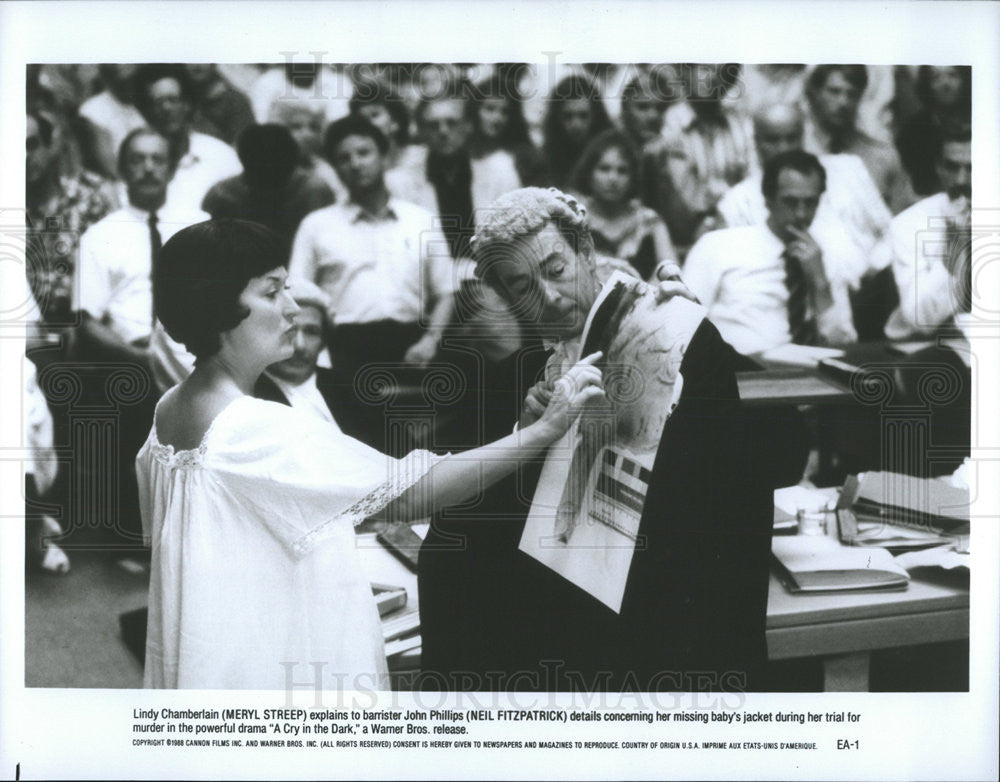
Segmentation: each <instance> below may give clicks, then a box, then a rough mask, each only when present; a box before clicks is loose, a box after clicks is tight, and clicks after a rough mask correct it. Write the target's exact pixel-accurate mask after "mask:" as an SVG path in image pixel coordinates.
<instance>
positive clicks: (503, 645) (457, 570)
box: [418, 188, 772, 691]
mask: <svg viewBox="0 0 1000 782" xmlns="http://www.w3.org/2000/svg"><path fill="white" fill-rule="evenodd" d="M474 252H475V254H476V258H477V271H478V273H479V274H480V275H481V276H482V278H483V280H484V281H485V282H486V283H488V284H490V285H491V286H492V287H493V288H494V289H496V290H497V291H498V292H499V293H500V295H501V296H502V297H503V298H504V300H505V301H506V302H507V304H508V306H509V307H510V308H511V310H512V312H513V313H514V315H515V316H516V317H517V318H518V320H519V321H520V326H521V328H522V332H524V333H525V334H527V335H529V338H528V339H527V340H526V347H524V348H522V349H521V350H520V351H518V352H517V353H515V354H514V355H513V356H512V357H511V358H510V359H508V362H507V365H506V373H505V372H504V371H498V372H497V376H496V377H484V389H485V390H484V392H483V395H482V405H483V409H484V411H486V414H487V420H486V421H484V424H485V425H484V427H483V432H484V433H485V434H491V433H493V432H494V431H499V430H500V429H502V428H503V427H504V426H506V428H507V431H509V430H510V428H511V427H513V426H514V425H515V424H516V423H518V421H520V424H521V425H523V424H524V423H526V422H528V421H529V420H530V419H531V418H532V417H533V416H536V415H537V414H538V412H539V411H540V410H541V409H544V404H545V401H546V399H545V397H546V393H547V391H546V386H545V383H544V381H542V382H537V383H536V382H535V381H536V380H537V378H538V375H539V372H540V370H542V369H543V368H544V367H545V366H550V365H553V364H554V363H556V362H560V361H563V360H571V359H573V357H574V356H575V354H576V353H577V352H579V350H580V339H581V335H582V332H583V328H584V324H585V322H586V319H587V317H588V315H589V314H590V311H591V309H592V307H593V305H594V302H595V300H596V298H597V294H598V292H599V290H600V284H599V281H598V276H597V271H596V268H595V264H594V252H593V242H592V240H591V238H590V232H589V228H588V227H587V222H586V217H585V214H584V212H583V210H581V209H580V208H579V207H578V206H577V204H576V203H575V201H573V200H572V199H571V198H569V197H567V196H565V195H564V194H562V193H560V192H558V191H555V190H548V191H546V190H540V189H535V188H529V189H525V190H519V191H515V192H513V193H510V194H508V195H507V196H504V197H502V198H501V199H498V201H497V202H495V203H494V205H493V207H492V209H491V210H490V213H489V215H488V216H487V217H486V218H485V219H484V220H483V222H482V225H481V226H480V228H479V230H478V232H477V236H476V239H475V241H474ZM664 285H665V286H666V290H665V293H667V294H670V293H676V292H677V290H678V289H679V288H682V285H681V284H680V283H678V282H667V283H664ZM671 286H673V287H671ZM532 336H533V337H534V339H532V338H531V337H532ZM736 358H737V356H736V354H735V352H734V351H733V349H732V348H731V347H730V346H729V345H728V344H726V343H725V342H724V341H723V340H722V338H721V337H720V336H719V334H718V331H717V330H716V329H715V327H714V326H712V325H711V323H709V322H708V321H707V320H702V321H701V323H700V325H698V327H697V328H696V330H695V331H694V333H693V334H692V336H691V338H690V341H689V342H688V346H687V350H686V352H685V354H684V358H683V360H682V362H681V366H680V376H681V377H682V378H683V380H682V383H678V386H680V387H681V388H682V391H680V392H679V398H678V399H677V400H676V402H677V405H676V408H675V409H674V411H673V413H672V415H671V417H670V418H669V420H668V421H667V424H666V426H665V428H664V430H663V433H662V437H661V440H660V447H659V449H658V452H657V456H656V459H655V463H654V465H653V468H652V475H651V479H650V481H649V491H648V494H647V497H646V502H645V505H644V507H643V513H642V517H641V521H640V525H639V530H638V538H639V540H640V541H641V543H640V544H637V546H636V550H635V552H634V556H633V559H632V563H631V567H630V570H629V575H628V581H627V583H626V588H625V596H624V601H623V604H622V607H621V611H620V613H615V612H614V611H612V610H611V609H609V608H608V607H607V606H605V605H604V604H603V603H601V602H599V601H598V600H597V599H595V598H593V597H592V596H591V595H590V594H588V593H586V592H584V591H583V590H582V589H579V588H578V587H576V586H574V585H573V584H571V583H570V582H568V581H566V580H564V579H563V578H562V577H561V576H559V575H557V574H556V573H555V572H554V571H551V570H549V569H548V568H547V567H545V566H544V565H542V564H540V563H539V562H537V561H535V560H534V559H532V558H530V557H529V556H528V555H526V554H524V553H523V552H521V551H519V550H518V544H519V541H520V538H521V534H522V531H523V528H524V520H525V518H526V516H527V513H528V510H529V509H530V506H531V500H532V496H533V494H534V488H535V484H536V482H537V479H538V471H539V468H540V462H539V463H538V464H535V465H528V466H526V467H524V468H522V469H520V470H519V471H518V473H516V474H515V475H514V476H512V477H511V478H510V479H508V480H506V481H504V482H502V483H500V484H498V485H496V486H495V487H493V488H492V489H490V490H488V491H486V492H484V494H483V497H482V501H481V502H480V503H479V504H478V505H476V506H474V507H466V508H463V509H461V510H460V511H452V512H451V513H450V514H447V515H442V516H441V517H439V518H437V519H435V523H434V524H433V525H432V527H431V530H430V531H429V533H428V535H427V537H426V539H425V541H424V544H423V546H422V548H421V552H420V565H419V572H418V580H419V586H420V607H421V620H422V628H421V634H422V638H423V659H422V664H423V672H424V678H423V681H422V686H424V687H425V688H428V689H466V690H469V689H480V690H536V691H545V690H549V691H551V690H573V691H584V690H587V691H590V690H594V689H597V690H622V689H628V690H631V691H641V690H702V691H704V690H747V689H753V688H754V687H755V686H757V687H759V686H760V685H759V684H757V682H758V678H757V677H758V676H759V674H760V671H761V669H762V668H763V665H764V663H765V662H766V646H765V638H764V625H765V616H766V603H767V585H768V561H769V550H770V533H771V523H772V498H771V496H770V488H769V487H768V486H767V485H766V482H765V481H763V480H760V479H759V475H758V473H757V471H756V469H755V467H754V465H755V463H756V460H755V459H754V452H753V443H754V439H755V438H754V434H753V432H754V426H753V422H752V421H749V420H747V419H746V417H745V414H744V412H743V411H742V409H741V407H740V403H739V396H738V392H737V387H736V381H735V375H734V366H735V361H736ZM522 400H523V402H522ZM518 410H520V415H518V412H517V411H518ZM490 419H502V420H503V423H500V424H498V423H494V422H493V421H491V420H490Z"/></svg>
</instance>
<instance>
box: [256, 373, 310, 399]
mask: <svg viewBox="0 0 1000 782" xmlns="http://www.w3.org/2000/svg"><path fill="white" fill-rule="evenodd" d="M264 374H265V375H267V376H268V377H269V378H271V380H272V381H273V382H274V384H275V385H276V386H277V387H278V388H280V389H281V391H282V392H283V393H284V394H285V395H286V396H287V395H288V394H289V393H292V392H302V391H308V390H309V389H310V388H317V386H316V373H315V372H313V373H312V374H311V375H309V377H308V378H307V379H306V380H304V381H302V382H301V383H299V384H298V385H296V384H294V383H289V382H288V381H287V380H285V379H284V378H281V377H278V376H277V375H272V374H271V373H270V372H268V371H267V370H266V369H265V370H264Z"/></svg>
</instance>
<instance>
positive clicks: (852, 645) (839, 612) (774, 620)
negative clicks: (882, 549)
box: [358, 533, 969, 691]
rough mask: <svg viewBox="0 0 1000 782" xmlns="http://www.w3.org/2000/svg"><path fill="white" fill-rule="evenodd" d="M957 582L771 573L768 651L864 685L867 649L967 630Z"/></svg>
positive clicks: (389, 570)
mask: <svg viewBox="0 0 1000 782" xmlns="http://www.w3.org/2000/svg"><path fill="white" fill-rule="evenodd" d="M358 553H359V554H360V556H361V561H362V564H363V566H364V568H365V569H366V571H367V572H368V575H369V578H370V580H372V581H376V582H380V583H384V584H393V585H396V586H402V587H404V588H405V589H406V591H407V604H408V605H410V606H417V605H418V595H417V576H416V573H413V572H412V571H411V570H409V569H408V568H407V567H405V566H404V565H403V564H402V563H401V562H400V561H399V560H398V559H397V558H396V557H394V556H393V555H392V554H391V553H390V552H389V551H388V550H387V549H386V548H385V547H383V546H382V544H381V543H379V542H378V541H377V540H375V535H374V534H373V533H362V534H359V535H358ZM925 572H926V571H925ZM921 575H922V576H923V574H921ZM945 575H947V574H945ZM956 583H957V580H956V579H954V578H953V577H947V578H946V577H942V578H940V579H939V580H937V581H934V580H932V577H931V574H930V573H927V575H926V577H921V578H915V579H913V580H911V582H910V584H909V586H908V587H907V588H906V589H905V590H904V591H900V592H881V593H879V592H865V593H854V594H852V593H849V592H841V593H832V594H825V595H793V594H791V593H789V592H788V591H787V590H786V589H785V588H784V587H783V586H782V585H781V582H780V581H778V579H777V577H776V576H775V575H774V574H773V573H772V574H771V583H770V587H769V594H768V605H767V646H768V658H769V659H771V660H789V659H794V658H803V657H811V658H820V659H821V660H822V662H823V673H824V689H825V690H828V691H866V690H867V689H868V668H869V662H870V656H871V652H873V651H876V650H879V649H889V648H893V647H900V646H911V645H916V644H925V643H933V642H938V641H954V640H961V639H964V638H968V637H969V590H968V587H967V586H958V585H956ZM414 665H417V666H419V652H417V653H415V654H413V653H410V654H408V655H407V662H406V664H405V665H404V666H403V667H404V668H405V670H403V671H398V670H396V669H397V668H398V665H397V664H396V663H394V661H390V671H393V684H394V688H396V689H407V688H408V686H409V684H410V681H411V680H412V673H413V669H412V667H413V666H414Z"/></svg>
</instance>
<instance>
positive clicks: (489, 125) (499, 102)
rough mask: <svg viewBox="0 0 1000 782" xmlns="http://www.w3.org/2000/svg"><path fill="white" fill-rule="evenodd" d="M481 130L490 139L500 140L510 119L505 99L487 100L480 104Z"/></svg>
mask: <svg viewBox="0 0 1000 782" xmlns="http://www.w3.org/2000/svg"><path fill="white" fill-rule="evenodd" d="M478 111H479V129H480V130H481V131H482V133H483V135H484V136H485V137H486V138H489V139H495V138H499V137H500V134H501V133H503V130H504V128H505V127H507V121H508V120H509V119H510V107H509V106H508V105H507V100H506V99H505V98H486V99H485V100H484V101H483V102H482V103H480V104H479V109H478Z"/></svg>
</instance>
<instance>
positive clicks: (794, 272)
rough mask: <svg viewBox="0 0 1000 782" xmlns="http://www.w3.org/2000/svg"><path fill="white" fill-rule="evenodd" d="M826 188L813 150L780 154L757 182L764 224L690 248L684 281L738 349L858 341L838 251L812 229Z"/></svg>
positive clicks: (710, 236) (728, 231)
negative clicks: (765, 213) (822, 243)
mask: <svg viewBox="0 0 1000 782" xmlns="http://www.w3.org/2000/svg"><path fill="white" fill-rule="evenodd" d="M825 188H826V172H825V171H824V170H823V167H822V166H821V165H820V163H819V161H818V160H817V159H816V158H815V157H814V156H813V155H810V154H809V153H807V152H802V151H801V150H792V151H789V152H782V153H781V154H779V155H776V156H775V157H773V158H772V159H771V160H770V161H768V163H767V166H766V167H765V169H764V176H763V179H762V182H761V189H762V191H763V193H764V200H765V202H766V203H767V209H768V218H767V222H766V223H765V224H763V225H751V226H743V227H740V228H725V229H722V230H718V231H710V232H709V233H707V234H705V235H704V236H703V237H702V238H701V239H699V240H698V242H697V243H696V244H695V246H694V247H692V248H691V252H690V253H689V254H688V257H687V260H686V262H685V265H684V281H685V282H686V283H687V284H688V286H689V287H690V288H691V290H692V291H693V292H694V294H695V295H696V296H697V297H698V298H699V299H700V300H701V302H702V304H704V305H705V306H706V307H707V308H708V317H709V320H711V321H712V322H713V323H714V324H715V325H716V326H717V327H718V329H719V331H720V332H721V333H722V336H723V338H724V339H725V340H726V341H727V342H729V343H730V344H731V345H732V346H733V347H734V348H736V349H737V350H738V351H739V352H741V353H743V354H745V355H751V354H755V353H761V352H763V351H765V350H769V349H771V348H775V347H779V346H781V345H787V344H788V343H796V344H802V345H817V344H824V345H843V344H848V343H852V342H855V341H856V340H857V334H856V332H855V330H854V326H853V323H852V317H851V304H850V299H849V296H848V286H847V281H846V280H844V279H843V278H842V277H840V276H839V269H840V266H841V264H840V263H839V258H840V257H842V256H841V255H840V252H842V250H841V249H840V248H837V247H833V246H826V247H821V246H820V244H819V243H818V240H817V239H816V238H814V237H813V236H812V235H811V234H810V230H811V229H810V226H811V225H812V223H813V218H814V217H815V215H816V210H817V208H818V207H819V200H820V196H821V195H822V193H823V191H824V190H825Z"/></svg>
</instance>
